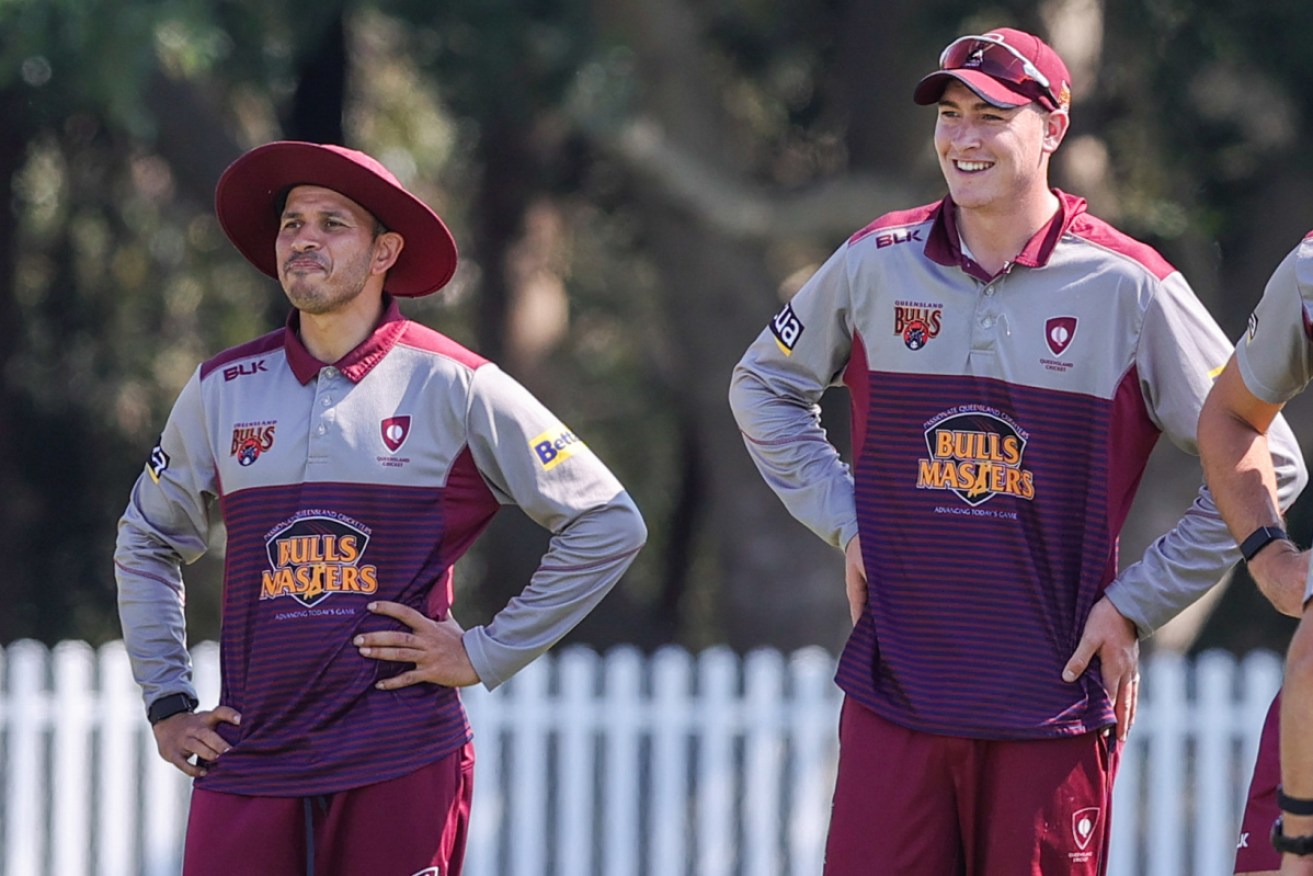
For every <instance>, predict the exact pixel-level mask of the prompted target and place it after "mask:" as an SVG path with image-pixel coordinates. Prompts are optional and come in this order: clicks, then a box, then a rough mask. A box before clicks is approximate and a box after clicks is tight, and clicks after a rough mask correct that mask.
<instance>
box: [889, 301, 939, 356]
mask: <svg viewBox="0 0 1313 876" xmlns="http://www.w3.org/2000/svg"><path fill="white" fill-rule="evenodd" d="M943 319H944V307H943V305H942V304H930V303H927V302H920V301H895V302H894V334H896V335H898V336H899V337H901V338H902V339H903V345H904V346H906V347H907V349H909V350H919V349H921V348H922V347H924V346H925V345H926V344H928V343H930V341H931V339H932V338H934V337H936V336H938V334H939V327H940V325H941V324H942V322H943Z"/></svg>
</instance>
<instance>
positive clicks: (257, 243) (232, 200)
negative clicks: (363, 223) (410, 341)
mask: <svg viewBox="0 0 1313 876" xmlns="http://www.w3.org/2000/svg"><path fill="white" fill-rule="evenodd" d="M302 185H307V186H322V187H323V188H326V189H332V190H333V191H335V192H338V193H339V194H342V195H345V196H346V197H348V198H350V199H351V200H353V201H355V202H356V203H357V204H359V205H360V206H362V207H364V208H365V209H366V210H368V211H369V212H370V213H372V214H373V215H374V218H375V219H377V220H378V221H379V222H381V223H382V224H383V226H384V227H385V228H387V230H388V231H395V232H397V233H398V234H400V235H401V236H402V237H403V238H405V241H406V245H405V246H404V247H402V250H401V255H400V256H398V257H397V262H396V264H394V265H393V266H392V268H391V270H389V271H388V273H387V277H386V278H385V279H384V281H383V286H384V288H385V289H387V291H388V292H391V293H392V294H393V295H399V296H403V297H407V298H415V297H418V296H420V295H428V294H429V293H431V292H436V291H438V290H439V289H441V288H442V287H443V286H445V285H447V281H449V280H450V279H451V275H452V274H454V273H455V272H456V259H457V254H456V241H455V240H454V239H453V238H452V236H451V232H450V231H448V230H447V226H446V224H445V223H444V222H443V221H442V219H441V218H440V217H439V216H438V214H437V213H435V212H433V209H432V208H431V207H429V205H428V204H425V203H424V202H423V201H421V200H420V199H419V198H417V197H415V196H414V195H412V194H411V193H410V192H408V191H406V188H405V186H403V185H402V184H401V183H400V182H399V181H398V180H397V178H396V177H395V176H393V175H392V173H391V172H390V171H389V170H388V169H387V168H386V167H384V166H383V165H382V164H380V163H379V162H378V161H376V160H375V159H373V158H371V157H370V156H368V155H366V154H365V153H363V152H357V151H356V150H354V149H346V148H344V147H342V146H333V145H330V144H326V143H303V142H300V141H296V140H280V141H278V142H274V143H266V144H265V145H263V146H257V147H256V148H254V149H252V150H251V151H250V152H247V153H246V154H244V155H242V156H241V157H240V158H238V159H237V160H236V161H234V162H233V163H232V164H230V165H229V166H228V169H227V170H225V171H224V172H223V176H221V177H219V185H218V186H217V187H216V189H215V192H214V210H215V212H216V213H217V214H218V215H219V224H220V225H221V226H223V231H224V233H225V234H227V235H228V239H229V240H231V241H232V242H233V246H235V247H237V249H238V251H240V252H241V254H242V255H244V256H246V258H247V260H248V261H249V262H250V263H251V264H253V265H255V266H256V267H257V268H259V269H260V270H261V271H263V272H264V273H266V274H268V275H269V276H271V277H273V278H275V279H277V278H278V259H277V257H276V256H275V254H274V240H275V238H277V236H278V227H279V224H280V220H281V217H280V216H279V215H278V211H279V209H280V207H281V202H282V199H283V198H284V197H285V196H286V194H287V191H288V190H289V189H291V188H292V187H293V186H302Z"/></svg>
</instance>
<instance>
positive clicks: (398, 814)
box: [114, 142, 646, 876]
mask: <svg viewBox="0 0 1313 876" xmlns="http://www.w3.org/2000/svg"><path fill="white" fill-rule="evenodd" d="M216 211H217V213H218V215H219V220H220V223H221V224H222V226H223V228H224V230H225V232H227V234H228V236H229V238H230V239H231V240H232V241H233V243H234V245H235V246H236V247H237V248H238V250H240V251H241V252H242V253H243V254H244V255H245V256H246V257H247V258H248V259H249V260H250V261H251V262H252V264H254V265H255V266H256V267H257V268H258V269H260V270H261V271H263V272H264V273H266V274H270V275H271V276H274V277H277V279H278V280H279V281H280V283H281V285H282V287H283V291H284V293H285V294H286V295H287V297H288V300H289V301H290V302H291V303H292V305H293V309H292V312H291V314H290V315H289V317H288V320H287V324H286V325H285V326H284V327H283V328H281V329H279V330H278V331H275V332H272V333H270V334H268V335H265V336H264V337H261V338H257V339H255V340H253V341H250V342H248V343H246V344H243V345H240V346H238V347H234V348H232V349H229V350H226V351H224V352H222V353H220V354H218V355H217V356H215V357H213V358H212V359H210V360H209V361H207V362H204V363H202V364H201V365H200V366H199V367H198V368H197V369H196V371H195V372H194V373H193V374H192V376H191V379H190V380H189V381H188V382H187V384H186V386H184V387H183V389H182V392H181V394H180V395H179V397H178V400H177V401H176V403H175V404H174V407H173V410H172V412H171V413H170V415H169V419H168V422H167V423H166V424H165V427H164V431H163V433H162V435H161V436H160V440H159V444H158V445H157V446H156V447H155V449H154V450H153V451H152V453H151V454H150V458H149V461H148V462H147V464H146V468H145V471H144V472H143V473H142V475H141V476H140V477H139V478H138V480H137V483H136V485H135V486H134V487H133V491H132V496H131V499H130V501H129V503H128V507H127V510H126V511H125V512H124V515H123V518H122V520H121V521H120V524H119V533H118V544H117V548H116V551H115V555H114V562H115V570H116V576H117V580H118V588H119V614H120V618H121V620H122V625H123V638H124V641H125V643H126V645H127V649H128V654H129V656H130V658H131V661H132V668H133V673H134V675H135V677H136V680H137V682H138V684H139V685H140V686H141V688H142V692H143V697H144V700H145V704H146V707H147V716H148V718H149V720H150V722H151V725H152V729H153V731H154V735H155V740H156V744H157V746H158V748H159V752H160V755H161V756H162V757H163V758H164V759H165V760H167V761H169V762H170V763H172V764H174V765H175V766H176V767H177V768H178V769H180V770H182V771H183V772H184V773H186V774H187V775H189V776H193V777H194V778H195V785H194V789H193V793H192V800H191V807H190V812H189V816H188V826H187V838H186V848H185V853H184V874H185V876H220V874H223V876H233V874H250V876H302V874H312V876H357V874H362V873H396V874H402V876H405V874H418V873H435V872H436V873H441V874H442V876H459V873H460V871H461V866H462V859H463V856H464V848H465V838H466V836H467V831H468V818H469V805H470V795H471V792H472V791H471V789H472V778H473V749H472V747H471V741H470V740H471V732H470V727H469V723H468V721H467V720H466V717H465V712H464V710H463V708H462V706H461V702H460V697H459V695H458V692H457V688H459V687H461V686H465V685H471V684H476V683H482V684H484V685H486V686H487V687H489V688H492V687H495V686H497V685H499V684H501V683H502V682H503V681H505V680H506V679H507V678H509V677H511V676H512V675H513V674H514V673H515V672H517V671H518V670H519V669H521V668H522V667H523V666H525V665H526V664H528V663H529V662H530V661H532V660H533V659H534V658H536V657H537V656H539V655H540V654H542V653H543V652H544V651H546V650H547V649H548V648H549V647H550V646H551V645H552V644H553V643H555V642H556V641H558V640H559V639H560V638H561V637H562V636H563V635H565V634H566V633H567V632H568V631H569V630H570V629H571V628H573V627H574V626H575V624H577V623H578V622H579V621H580V620H581V619H582V618H583V617H584V616H585V615H586V614H587V613H588V612H589V611H590V610H592V608H593V607H594V606H596V605H597V603H598V601H599V600H600V599H601V598H602V597H603V596H604V595H605V594H606V593H607V592H608V591H609V590H610V588H611V587H612V586H613V585H614V584H615V583H616V581H617V580H618V579H619V577H620V576H621V574H622V573H623V572H624V571H625V569H626V568H627V567H628V566H629V564H630V562H631V561H632V560H633V558H634V555H635V554H636V553H637V551H638V550H639V548H640V547H641V546H642V544H643V541H644V539H645V536H646V531H645V529H644V526H643V522H642V518H641V517H640V515H639V513H638V511H637V509H636V508H635V506H634V504H633V502H632V500H631V499H630V498H629V496H628V494H627V493H626V492H625V490H624V488H623V487H622V486H621V485H620V483H619V482H618V481H617V480H616V479H615V477H614V476H613V475H612V474H611V473H610V471H608V470H607V468H606V466H605V465H603V464H602V462H601V461H600V460H599V459H598V458H597V457H596V456H595V455H594V454H593V453H592V452H591V451H590V450H589V448H588V446H587V444H585V443H584V442H583V441H582V440H581V439H580V438H579V436H577V435H575V434H574V433H573V432H572V431H571V430H570V429H569V428H567V427H566V426H565V425H564V424H563V423H561V421H560V420H558V419H557V418H556V417H555V416H554V415H553V414H552V413H551V412H550V411H548V410H547V409H546V408H545V407H544V406H543V405H542V404H541V403H539V402H538V401H537V400H536V399H535V398H534V397H533V396H531V395H530V394H529V393H528V392H527V391H526V390H525V389H524V388H523V387H521V386H520V385H519V384H518V383H516V382H515V381H514V380H512V379H511V378H510V377H509V376H507V375H506V374H505V373H503V372H502V371H500V370H499V369H498V368H497V366H496V365H494V364H492V363H490V362H488V361H487V360H485V359H483V358H482V357H480V356H479V355H477V354H476V353H473V352H471V351H470V350H467V349H465V348H463V347H461V346H460V345H458V344H456V343H454V342H453V341H451V340H450V339H448V338H446V337H444V336H442V335H441V334H439V333H438V332H436V331H433V330H432V329H429V328H427V327H425V326H423V325H420V324H418V323H415V322H412V321H410V320H407V319H405V318H404V317H403V316H402V314H401V312H400V310H399V308H398V306H397V303H396V301H395V299H394V296H402V297H407V296H417V295H426V294H430V293H432V292H435V291H437V290H439V289H441V288H442V287H443V286H444V285H445V284H446V283H447V282H448V280H450V278H451V276H452V274H453V272H454V271H455V268H456V262H457V252H456V246H455V243H454V242H453V240H452V237H451V234H450V233H449V231H448V230H447V228H446V225H445V224H444V223H443V222H442V220H441V218H440V217H438V215H437V214H436V213H434V212H433V210H432V209H430V208H429V207H428V206H427V205H426V204H424V203H423V202H422V201H420V200H419V199H418V198H416V197H415V196H414V195H412V194H411V193H410V192H408V191H406V189H405V188H404V187H403V186H402V185H401V183H400V182H399V181H398V180H397V179H396V177H394V176H393V175H392V174H391V173H390V172H388V171H387V169H386V168H384V167H383V166H382V165H381V164H379V163H378V162H377V161H376V160H374V159H373V158H370V157H369V156H367V155H365V154H363V153H360V152H356V151H354V150H349V149H343V148H341V147H337V146H327V145H321V144H313V143H299V142H279V143H272V144H268V145H266V146H262V147H259V148H257V149H254V150H252V151H250V152H248V153H246V154H245V155H244V156H242V157H240V158H238V159H237V161H236V162H234V163H233V164H232V165H231V166H230V167H229V168H228V170H227V171H226V172H225V173H224V175H223V177H222V178H221V179H220V181H219V184H218V188H217V190H216ZM506 504H516V505H518V506H519V507H520V508H521V509H522V510H523V511H524V512H525V513H526V514H527V515H528V516H529V517H531V518H532V519H534V520H536V521H537V522H538V523H540V524H541V525H542V526H544V527H545V528H547V529H548V530H550V532H551V533H552V538H551V541H550V545H549V548H548V551H547V553H546V554H545V555H544V557H543V560H542V563H541V565H540V566H539V568H538V570H537V571H536V572H535V573H534V575H533V576H532V577H531V579H530V580H529V581H528V582H527V584H526V586H525V588H524V590H523V592H522V593H521V594H520V595H519V596H518V597H516V598H515V599H513V600H511V602H510V603H509V604H507V605H506V607H505V608H503V609H502V610H501V611H500V612H498V613H497V614H496V616H495V617H494V618H493V619H492V621H491V622H490V623H489V624H487V625H486V626H475V627H471V628H470V629H467V630H464V629H462V628H461V626H460V625H459V624H458V623H457V622H456V620H455V619H454V618H452V616H451V608H452V599H453V591H452V579H453V568H454V565H455V563H456V561H457V560H458V559H459V558H460V556H461V555H462V554H464V552H465V551H466V550H467V549H468V548H469V546H470V545H471V543H473V541H474V540H475V539H476V538H477V537H478V536H479V534H480V533H481V532H482V531H483V530H484V528H485V527H486V526H487V525H488V522H489V521H490V519H491V518H492V516H493V514H494V513H495V512H496V511H497V509H498V508H499V507H500V506H502V505H506ZM216 510H217V512H218V515H217V518H216V517H215V516H214V512H215V511H216ZM220 519H221V520H222V523H223V527H224V531H225V534H226V539H227V544H226V552H225V557H224V590H223V603H222V612H223V617H222V621H223V633H222V641H221V643H220V647H221V651H220V661H221V673H222V688H221V692H220V696H219V704H218V705H217V706H215V707H214V708H210V709H203V710H200V711H196V709H197V706H198V705H199V704H198V702H197V700H196V691H195V688H194V686H193V684H192V680H191V673H190V662H189V660H188V654H187V648H186V637H185V623H184V614H183V579H182V576H181V573H180V565H181V564H183V563H190V562H192V561H194V560H195V559H196V558H197V557H199V556H200V555H201V554H203V553H204V552H205V551H206V549H207V547H208V546H209V544H210V540H211V536H212V535H213V532H212V531H213V530H214V529H215V528H216V525H217V523H218V522H219V520H220Z"/></svg>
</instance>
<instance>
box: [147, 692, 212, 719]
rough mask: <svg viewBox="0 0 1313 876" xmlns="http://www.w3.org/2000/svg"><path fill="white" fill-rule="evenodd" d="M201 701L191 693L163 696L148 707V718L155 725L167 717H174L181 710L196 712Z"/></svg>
mask: <svg viewBox="0 0 1313 876" xmlns="http://www.w3.org/2000/svg"><path fill="white" fill-rule="evenodd" d="M199 704H200V702H199V701H198V700H197V699H196V697H194V696H192V695H191V694H185V693H176V694H169V695H168V696H162V697H160V698H159V699H158V700H156V701H155V702H153V703H151V704H150V708H148V709H146V720H148V721H150V723H151V726H152V727H153V726H155V725H156V724H158V723H159V722H161V721H163V720H164V719H165V718H172V717H173V716H174V715H176V714H178V713H179V712H194V711H196V706H198V705H199Z"/></svg>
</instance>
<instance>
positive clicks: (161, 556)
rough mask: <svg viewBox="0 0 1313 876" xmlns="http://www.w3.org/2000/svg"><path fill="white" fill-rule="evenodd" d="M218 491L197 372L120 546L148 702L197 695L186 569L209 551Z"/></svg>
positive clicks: (130, 642)
mask: <svg viewBox="0 0 1313 876" xmlns="http://www.w3.org/2000/svg"><path fill="white" fill-rule="evenodd" d="M216 493H217V490H216V484H215V470H214V461H213V452H212V449H211V447H210V444H209V440H208V438H207V436H206V429H205V415H204V411H203V406H202V403H201V387H200V372H199V369H198V370H197V372H196V373H194V374H193V375H192V377H191V379H190V380H189V381H188V382H187V385H186V386H185V387H183V390H182V393H181V394H180V395H179V396H178V400H177V401H176V402H175V404H174V406H173V411H172V413H170V415H169V419H168V422H167V423H166V424H165V427H164V432H163V434H161V435H160V443H159V446H157V447H156V448H155V449H154V451H153V452H152V454H151V459H150V461H149V462H148V463H147V465H146V470H145V471H144V472H142V474H141V475H140V476H139V477H138V478H137V482H136V484H135V485H134V486H133V488H132V495H131V497H130V499H129V501H128V507H127V509H126V510H125V511H124V513H123V517H122V518H121V519H120V520H119V525H118V539H117V543H116V545H115V549H114V575H115V579H116V581H117V583H118V609H119V622H120V623H121V624H122V627H123V642H124V645H125V647H126V649H127V652H128V658H129V661H130V662H131V664H132V674H133V676H134V677H135V678H136V680H137V684H138V685H140V687H141V691H142V698H143V701H144V702H145V703H147V704H149V703H151V702H153V701H154V700H156V699H158V698H159V697H161V696H164V695H166V694H170V693H188V694H191V695H192V696H195V694H196V691H195V688H194V686H193V684H192V680H191V658H190V655H189V654H188V652H187V634H186V622H185V619H184V614H183V602H184V589H183V582H182V573H181V568H180V567H181V565H182V564H184V563H192V562H194V561H195V560H196V559H198V558H199V557H200V556H201V555H202V554H204V553H205V550H206V548H207V546H208V537H209V531H210V503H211V500H212V499H213V497H214V496H215V495H216Z"/></svg>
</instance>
